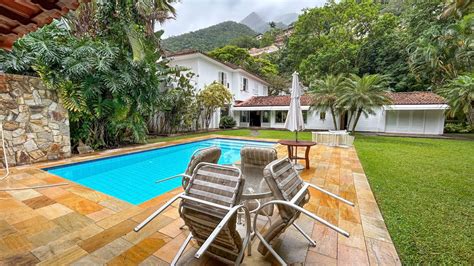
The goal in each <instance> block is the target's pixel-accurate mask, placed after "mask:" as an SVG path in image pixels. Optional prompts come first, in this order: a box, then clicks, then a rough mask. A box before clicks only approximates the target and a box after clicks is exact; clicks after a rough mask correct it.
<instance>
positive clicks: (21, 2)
mask: <svg viewBox="0 0 474 266" xmlns="http://www.w3.org/2000/svg"><path fill="white" fill-rule="evenodd" d="M89 1H90V0H48V1H46V0H0V48H3V49H7V50H10V49H11V48H12V46H13V43H14V42H15V41H16V40H17V39H18V38H20V37H21V36H23V35H25V34H27V33H29V32H32V31H35V30H37V29H38V28H40V27H42V26H44V25H46V24H49V23H51V22H52V21H53V19H58V18H60V17H61V16H64V15H65V14H67V13H68V12H69V11H70V10H75V9H76V8H77V7H79V5H80V3H81V2H89Z"/></svg>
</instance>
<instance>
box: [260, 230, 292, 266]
mask: <svg viewBox="0 0 474 266" xmlns="http://www.w3.org/2000/svg"><path fill="white" fill-rule="evenodd" d="M255 235H256V236H257V237H258V238H259V239H260V242H261V243H262V244H263V245H264V246H265V247H266V248H267V249H268V251H270V253H272V255H273V257H274V258H275V259H276V260H277V261H278V263H280V265H282V266H287V265H288V264H286V262H285V261H284V260H283V258H282V257H281V256H280V255H278V253H277V252H276V251H275V250H274V249H273V247H272V246H271V245H270V243H268V242H267V241H266V240H265V239H264V238H263V236H262V235H260V233H258V232H255Z"/></svg>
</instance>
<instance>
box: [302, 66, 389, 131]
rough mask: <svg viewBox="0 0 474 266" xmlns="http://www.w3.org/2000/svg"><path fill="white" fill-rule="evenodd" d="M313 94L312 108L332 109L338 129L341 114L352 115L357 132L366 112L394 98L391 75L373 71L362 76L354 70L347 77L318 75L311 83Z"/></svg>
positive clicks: (371, 111) (351, 118) (353, 127)
mask: <svg viewBox="0 0 474 266" xmlns="http://www.w3.org/2000/svg"><path fill="white" fill-rule="evenodd" d="M309 91H310V95H311V96H312V97H313V104H312V108H315V109H316V110H320V111H323V112H324V111H326V110H329V111H330V112H331V116H332V118H333V125H334V129H337V120H336V118H337V117H339V115H341V114H344V113H345V114H347V115H349V120H348V125H350V126H352V128H351V131H352V132H354V130H355V128H356V126H357V123H358V122H359V118H360V116H361V115H362V114H364V115H365V116H366V117H367V116H368V115H371V114H375V109H376V108H380V107H382V106H383V105H385V104H389V103H390V102H391V100H390V97H389V94H388V92H389V89H388V86H387V78H386V77H385V76H382V75H377V74H372V75H368V74H366V75H364V76H362V77H359V76H357V75H355V74H351V75H349V76H348V77H344V76H343V75H341V74H339V75H337V76H334V75H328V76H326V77H325V78H324V79H316V80H314V81H313V82H312V83H311V85H310V90H309Z"/></svg>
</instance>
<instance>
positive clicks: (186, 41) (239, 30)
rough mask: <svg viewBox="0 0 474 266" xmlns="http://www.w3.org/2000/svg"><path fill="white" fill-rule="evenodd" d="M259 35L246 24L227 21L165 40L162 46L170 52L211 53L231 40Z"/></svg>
mask: <svg viewBox="0 0 474 266" xmlns="http://www.w3.org/2000/svg"><path fill="white" fill-rule="evenodd" d="M256 34H257V33H256V32H255V31H253V30H252V29H250V28H249V27H247V26H246V25H244V24H240V23H237V22H234V21H225V22H222V23H219V24H216V25H214V26H210V27H207V28H204V29H200V30H197V31H192V32H188V33H185V34H181V35H178V36H173V37H169V38H167V39H164V40H163V41H162V42H161V44H162V46H163V48H164V49H166V50H169V51H173V52H176V51H181V50H184V49H196V50H200V51H205V52H206V51H210V50H213V49H215V48H217V47H221V46H224V45H227V44H229V43H230V41H231V40H233V39H235V38H237V37H240V36H244V35H250V36H255V35H256Z"/></svg>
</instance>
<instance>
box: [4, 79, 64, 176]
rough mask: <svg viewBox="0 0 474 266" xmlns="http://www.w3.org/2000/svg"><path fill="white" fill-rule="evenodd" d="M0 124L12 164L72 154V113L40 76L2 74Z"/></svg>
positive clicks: (58, 157)
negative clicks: (70, 116) (70, 114)
mask: <svg viewBox="0 0 474 266" xmlns="http://www.w3.org/2000/svg"><path fill="white" fill-rule="evenodd" d="M0 123H3V129H4V136H5V140H6V146H7V148H6V150H7V156H8V163H9V165H10V166H14V165H22V164H29V163H35V162H40V161H46V160H56V159H62V158H66V157H70V156H71V142H70V135H69V118H68V112H67V110H66V109H65V108H64V107H63V106H62V104H61V101H60V99H59V97H58V94H57V93H56V91H54V90H51V89H49V88H47V87H46V86H45V85H43V83H42V82H41V80H40V79H39V78H37V77H30V76H20V75H10V74H0ZM0 158H2V160H0V167H4V165H3V164H4V160H3V150H2V147H1V143H0Z"/></svg>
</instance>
